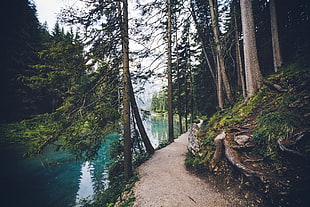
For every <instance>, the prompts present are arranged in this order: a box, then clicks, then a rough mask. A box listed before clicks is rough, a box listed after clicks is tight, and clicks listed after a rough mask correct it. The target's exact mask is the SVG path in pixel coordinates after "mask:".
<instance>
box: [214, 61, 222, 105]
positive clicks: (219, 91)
mask: <svg viewBox="0 0 310 207" xmlns="http://www.w3.org/2000/svg"><path fill="white" fill-rule="evenodd" d="M216 64H217V84H216V89H217V90H216V92H217V101H218V106H219V108H220V110H223V108H224V101H223V87H222V73H221V70H220V66H219V61H218V57H217V58H216Z"/></svg>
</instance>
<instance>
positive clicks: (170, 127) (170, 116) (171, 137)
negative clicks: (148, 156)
mask: <svg viewBox="0 0 310 207" xmlns="http://www.w3.org/2000/svg"><path fill="white" fill-rule="evenodd" d="M167 3H168V8H167V9H168V23H167V26H168V27H167V30H168V31H167V35H168V36H167V37H168V133H169V134H168V138H169V142H173V141H174V135H173V112H172V51H171V43H172V40H171V0H167Z"/></svg>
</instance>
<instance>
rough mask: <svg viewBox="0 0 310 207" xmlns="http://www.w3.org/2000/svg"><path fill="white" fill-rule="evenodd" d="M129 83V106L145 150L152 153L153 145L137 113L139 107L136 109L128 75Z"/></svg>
mask: <svg viewBox="0 0 310 207" xmlns="http://www.w3.org/2000/svg"><path fill="white" fill-rule="evenodd" d="M129 83H130V84H129V94H130V103H131V108H132V110H133V113H134V116H135V119H136V121H137V126H138V129H139V132H140V135H141V138H142V141H143V143H144V146H145V149H146V151H147V152H148V153H150V154H153V153H154V148H153V146H152V144H151V142H150V139H149V137H148V136H147V133H146V131H145V128H144V126H143V123H142V119H141V116H140V113H139V109H138V105H137V102H136V99H135V94H134V91H133V87H132V83H131V79H130V77H129Z"/></svg>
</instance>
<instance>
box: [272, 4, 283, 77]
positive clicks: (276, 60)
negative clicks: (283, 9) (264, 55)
mask: <svg viewBox="0 0 310 207" xmlns="http://www.w3.org/2000/svg"><path fill="white" fill-rule="evenodd" d="M270 20H271V38H272V51H273V66H274V71H275V72H277V71H278V68H280V67H281V66H282V56H281V50H280V43H279V33H278V23H277V11H276V2H275V0H270Z"/></svg>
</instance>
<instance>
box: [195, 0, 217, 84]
mask: <svg viewBox="0 0 310 207" xmlns="http://www.w3.org/2000/svg"><path fill="white" fill-rule="evenodd" d="M190 4H191V10H190V11H191V14H192V16H193V19H194V23H195V27H196V29H197V33H198V37H199V39H200V42H201V44H202V52H203V54H204V56H205V59H206V61H207V64H208V67H209V71H210V74H211V76H212V79H213V81H214V84H215V85H216V77H215V75H214V72H213V68H212V66H211V62H210V58H209V56H208V53H207V51H206V48H207V43H205V41H204V40H203V38H202V36H203V34H202V31H201V29H200V26H199V24H198V23H197V17H196V14H195V12H194V9H193V3H192V0H191V1H190Z"/></svg>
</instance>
